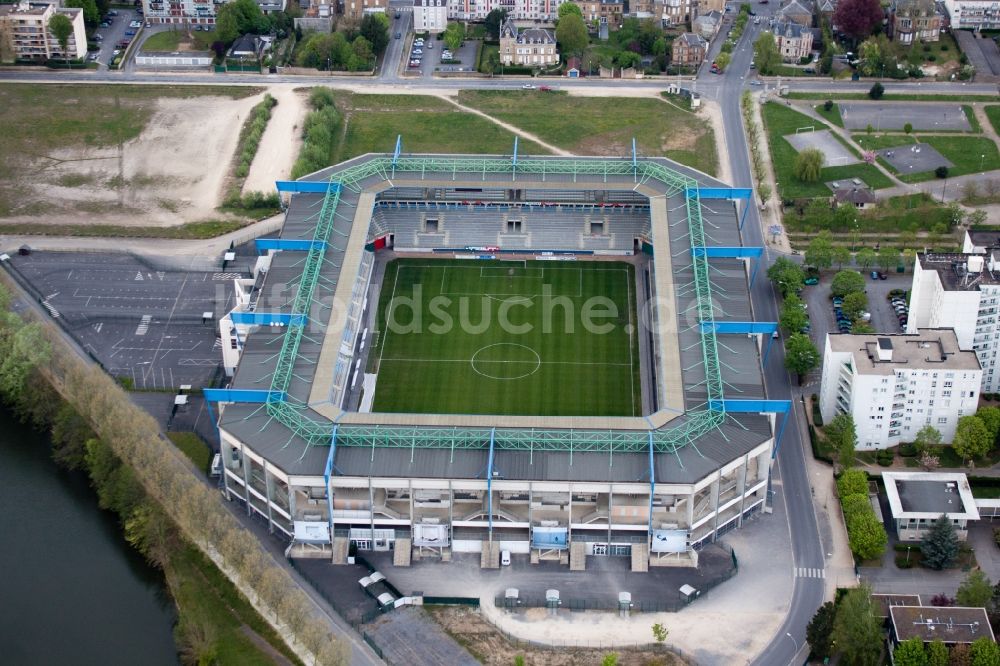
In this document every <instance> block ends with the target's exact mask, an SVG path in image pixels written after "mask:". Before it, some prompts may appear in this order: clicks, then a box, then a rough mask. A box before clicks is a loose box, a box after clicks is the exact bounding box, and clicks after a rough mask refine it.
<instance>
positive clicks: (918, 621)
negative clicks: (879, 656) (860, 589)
mask: <svg viewBox="0 0 1000 666" xmlns="http://www.w3.org/2000/svg"><path fill="white" fill-rule="evenodd" d="M889 617H890V618H891V619H892V628H893V631H894V632H895V634H896V640H897V641H905V640H909V639H911V638H919V639H920V640H922V641H925V642H926V641H933V640H939V641H941V642H943V643H945V644H949V645H954V644H956V643H972V642H973V641H975V640H976V639H978V638H983V637H984V636H985V637H986V638H988V639H990V640H991V641H992V640H994V638H993V629H992V628H991V627H990V619H989V617H988V616H987V615H986V609H985V608H938V607H936V606H893V607H892V608H890V609H889Z"/></svg>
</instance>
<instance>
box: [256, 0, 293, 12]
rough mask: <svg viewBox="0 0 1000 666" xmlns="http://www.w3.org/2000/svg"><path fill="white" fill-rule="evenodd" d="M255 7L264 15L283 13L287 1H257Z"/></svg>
mask: <svg viewBox="0 0 1000 666" xmlns="http://www.w3.org/2000/svg"><path fill="white" fill-rule="evenodd" d="M257 6H258V7H260V11H262V12H264V13H265V14H273V13H274V12H283V11H285V9H286V8H287V7H288V0H257Z"/></svg>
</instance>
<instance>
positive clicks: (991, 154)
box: [851, 134, 1000, 183]
mask: <svg viewBox="0 0 1000 666" xmlns="http://www.w3.org/2000/svg"><path fill="white" fill-rule="evenodd" d="M851 138H852V139H853V140H854V141H856V142H857V144H858V145H859V146H861V147H862V148H864V149H866V150H880V149H883V148H894V147H896V146H909V145H913V144H917V143H921V144H926V145H929V146H931V147H932V148H934V149H935V150H936V151H937V152H939V153H940V154H941V155H942V156H943V157H945V158H946V159H947V160H948V161H949V162H951V163H952V166H950V167H948V176H949V177H950V176H962V175H965V174H970V173H979V172H981V171H993V170H994V169H1000V152H998V151H997V146H996V143H994V141H993V140H992V139H990V138H988V137H985V136H947V135H945V136H941V135H920V134H916V135H907V134H882V135H871V136H870V135H866V134H856V135H854V136H852V137H851ZM879 160H880V162H881V163H882V164H883V165H884V166H885V167H886V168H887V169H889V170H890V171H892V172H893V173H897V174H898V175H899V179H900V180H902V181H903V182H907V183H918V182H922V181H925V180H933V179H934V178H936V177H937V176H936V174H935V172H934V171H924V172H920V173H905V174H904V173H899V172H898V171H897V170H896V169H895V168H894V167H893V166H892V165H891V164H889V163H888V162H885V161H884V160H882V158H879Z"/></svg>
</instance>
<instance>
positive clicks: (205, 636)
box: [166, 546, 300, 666]
mask: <svg viewBox="0 0 1000 666" xmlns="http://www.w3.org/2000/svg"><path fill="white" fill-rule="evenodd" d="M166 574H167V577H168V579H170V580H171V586H170V589H171V592H172V593H173V595H174V601H175V602H176V603H177V607H178V609H179V611H180V613H179V615H180V617H181V618H183V620H184V622H186V623H188V625H191V626H195V627H198V628H199V629H200V632H195V633H196V634H197V633H200V640H199V641H198V643H200V646H199V647H200V650H201V651H204V653H207V654H198V655H197V656H198V657H200V659H190V660H186V661H191V662H192V663H213V664H240V666H244V665H247V666H253V665H255V664H260V665H261V666H270V665H271V664H274V663H276V661H275V659H274V655H273V654H268V653H266V652H265V651H264V650H262V649H261V648H260V647H258V646H257V644H255V643H254V641H253V640H252V639H251V636H252V635H253V634H257V636H260V637H261V638H263V639H264V640H265V641H266V642H267V643H268V644H269V645H270V646H271V649H272V650H273V651H276V652H280V653H281V654H282V655H283V656H284V657H285V658H286V659H288V660H290V661H292V663H295V664H298V663H300V662H299V661H298V659H296V658H295V654H294V653H293V652H292V651H291V650H290V649H289V648H288V647H287V646H286V645H285V644H284V642H282V640H281V638H280V637H279V636H278V635H277V634H276V633H275V632H274V630H273V629H271V627H270V626H269V625H268V624H267V623H266V622H265V621H264V619H263V618H262V617H260V615H259V614H258V613H257V611H255V610H254V608H253V607H252V606H251V605H250V604H249V602H247V600H246V599H245V598H244V597H243V595H242V594H240V593H239V591H237V589H236V588H235V587H234V586H233V584H232V583H230V582H229V579H227V578H226V577H225V576H223V575H222V572H220V571H219V570H218V568H216V566H215V565H214V564H213V563H212V562H211V561H209V560H208V559H207V558H205V557H204V556H203V555H202V554H201V553H200V552H198V550H197V549H196V548H195V547H193V546H184V547H182V548H179V549H177V550H174V551H173V552H172V553H171V554H170V557H169V562H168V564H167V566H166ZM176 632H177V634H178V638H179V639H181V640H180V641H179V642H180V643H181V644H182V645H183V644H184V643H186V642H188V641H184V640H183V636H184V634H185V631H184V625H183V624H182V625H180V626H178V627H177V629H176ZM208 654H210V655H211V658H208V657H207V655H208Z"/></svg>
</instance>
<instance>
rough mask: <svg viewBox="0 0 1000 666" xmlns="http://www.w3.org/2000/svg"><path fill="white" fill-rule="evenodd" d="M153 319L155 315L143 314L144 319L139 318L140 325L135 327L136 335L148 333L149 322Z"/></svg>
mask: <svg viewBox="0 0 1000 666" xmlns="http://www.w3.org/2000/svg"><path fill="white" fill-rule="evenodd" d="M151 321H153V315H142V319H140V320H139V325H138V326H136V327H135V334H136V335H146V332H147V331H149V324H150V322H151Z"/></svg>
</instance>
